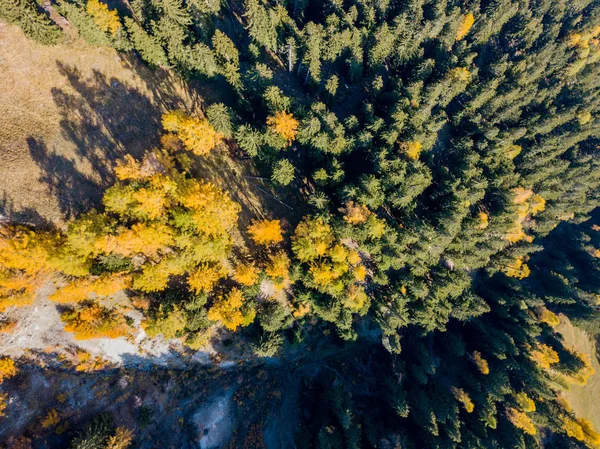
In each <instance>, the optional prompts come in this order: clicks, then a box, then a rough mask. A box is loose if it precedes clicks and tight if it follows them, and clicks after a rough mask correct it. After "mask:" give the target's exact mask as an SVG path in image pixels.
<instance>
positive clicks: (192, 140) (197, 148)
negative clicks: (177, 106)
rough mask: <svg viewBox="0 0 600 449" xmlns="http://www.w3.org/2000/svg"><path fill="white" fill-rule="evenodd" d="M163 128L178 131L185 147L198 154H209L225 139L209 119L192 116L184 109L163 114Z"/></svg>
mask: <svg viewBox="0 0 600 449" xmlns="http://www.w3.org/2000/svg"><path fill="white" fill-rule="evenodd" d="M162 123H163V128H164V129H165V130H167V131H171V132H174V133H176V134H177V135H178V136H179V138H180V139H181V141H182V142H183V144H184V146H185V148H186V149H187V150H189V151H191V152H192V153H194V154H197V155H198V156H206V155H208V154H209V153H210V152H211V151H212V150H213V149H214V148H215V147H216V146H217V145H219V144H220V143H221V142H222V141H223V137H224V136H223V134H221V133H219V132H217V131H216V130H215V129H214V128H213V127H212V125H211V124H210V123H209V122H208V120H207V119H202V118H197V117H190V116H188V115H186V114H185V113H184V112H183V111H180V110H177V111H171V112H167V113H165V114H163V116H162Z"/></svg>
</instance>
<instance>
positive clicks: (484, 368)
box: [472, 351, 490, 376]
mask: <svg viewBox="0 0 600 449" xmlns="http://www.w3.org/2000/svg"><path fill="white" fill-rule="evenodd" d="M472 359H473V362H474V363H475V365H477V369H479V372H480V373H481V374H484V375H486V376H487V375H488V374H489V373H490V367H489V365H488V362H487V360H486V359H484V358H483V356H482V355H481V352H479V351H474V352H473V355H472Z"/></svg>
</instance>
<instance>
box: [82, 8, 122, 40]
mask: <svg viewBox="0 0 600 449" xmlns="http://www.w3.org/2000/svg"><path fill="white" fill-rule="evenodd" d="M85 10H86V12H87V13H88V14H89V15H90V16H91V17H92V19H93V20H94V23H95V24H96V25H98V28H100V29H101V30H102V31H104V32H105V33H110V34H112V35H113V36H114V35H115V34H117V33H118V32H119V30H120V29H121V26H122V25H121V20H120V19H119V14H118V13H117V11H116V10H114V9H108V6H107V5H106V4H105V3H102V2H101V1H98V0H88V2H87V5H86V7H85Z"/></svg>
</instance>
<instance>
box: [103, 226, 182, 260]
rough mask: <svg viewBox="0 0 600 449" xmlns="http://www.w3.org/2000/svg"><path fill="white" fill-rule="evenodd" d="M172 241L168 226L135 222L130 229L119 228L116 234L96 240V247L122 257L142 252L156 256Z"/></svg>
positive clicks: (149, 255)
mask: <svg viewBox="0 0 600 449" xmlns="http://www.w3.org/2000/svg"><path fill="white" fill-rule="evenodd" d="M173 243H174V239H173V231H172V229H171V228H170V227H169V226H167V225H165V224H162V223H150V224H145V223H136V224H134V225H133V226H131V229H127V228H119V231H118V234H117V235H116V236H113V235H106V236H103V237H101V238H100V239H98V241H97V242H96V248H97V249H99V250H100V251H101V252H104V253H106V254H110V253H114V254H120V255H121V256H123V257H131V256H134V255H136V254H144V255H145V256H147V257H150V258H156V257H157V256H158V254H159V253H160V252H164V251H165V250H166V249H167V247H169V246H170V245H172V244H173Z"/></svg>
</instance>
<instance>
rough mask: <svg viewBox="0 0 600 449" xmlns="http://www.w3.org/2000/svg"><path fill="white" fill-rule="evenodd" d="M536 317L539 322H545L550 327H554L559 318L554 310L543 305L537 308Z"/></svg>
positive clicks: (557, 323)
mask: <svg viewBox="0 0 600 449" xmlns="http://www.w3.org/2000/svg"><path fill="white" fill-rule="evenodd" d="M537 317H538V320H540V322H541V323H546V324H547V325H548V326H550V327H556V326H558V325H559V324H560V319H559V318H558V316H556V314H555V313H554V312H552V311H551V310H548V309H547V308H545V307H540V308H539V309H538V310H537Z"/></svg>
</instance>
